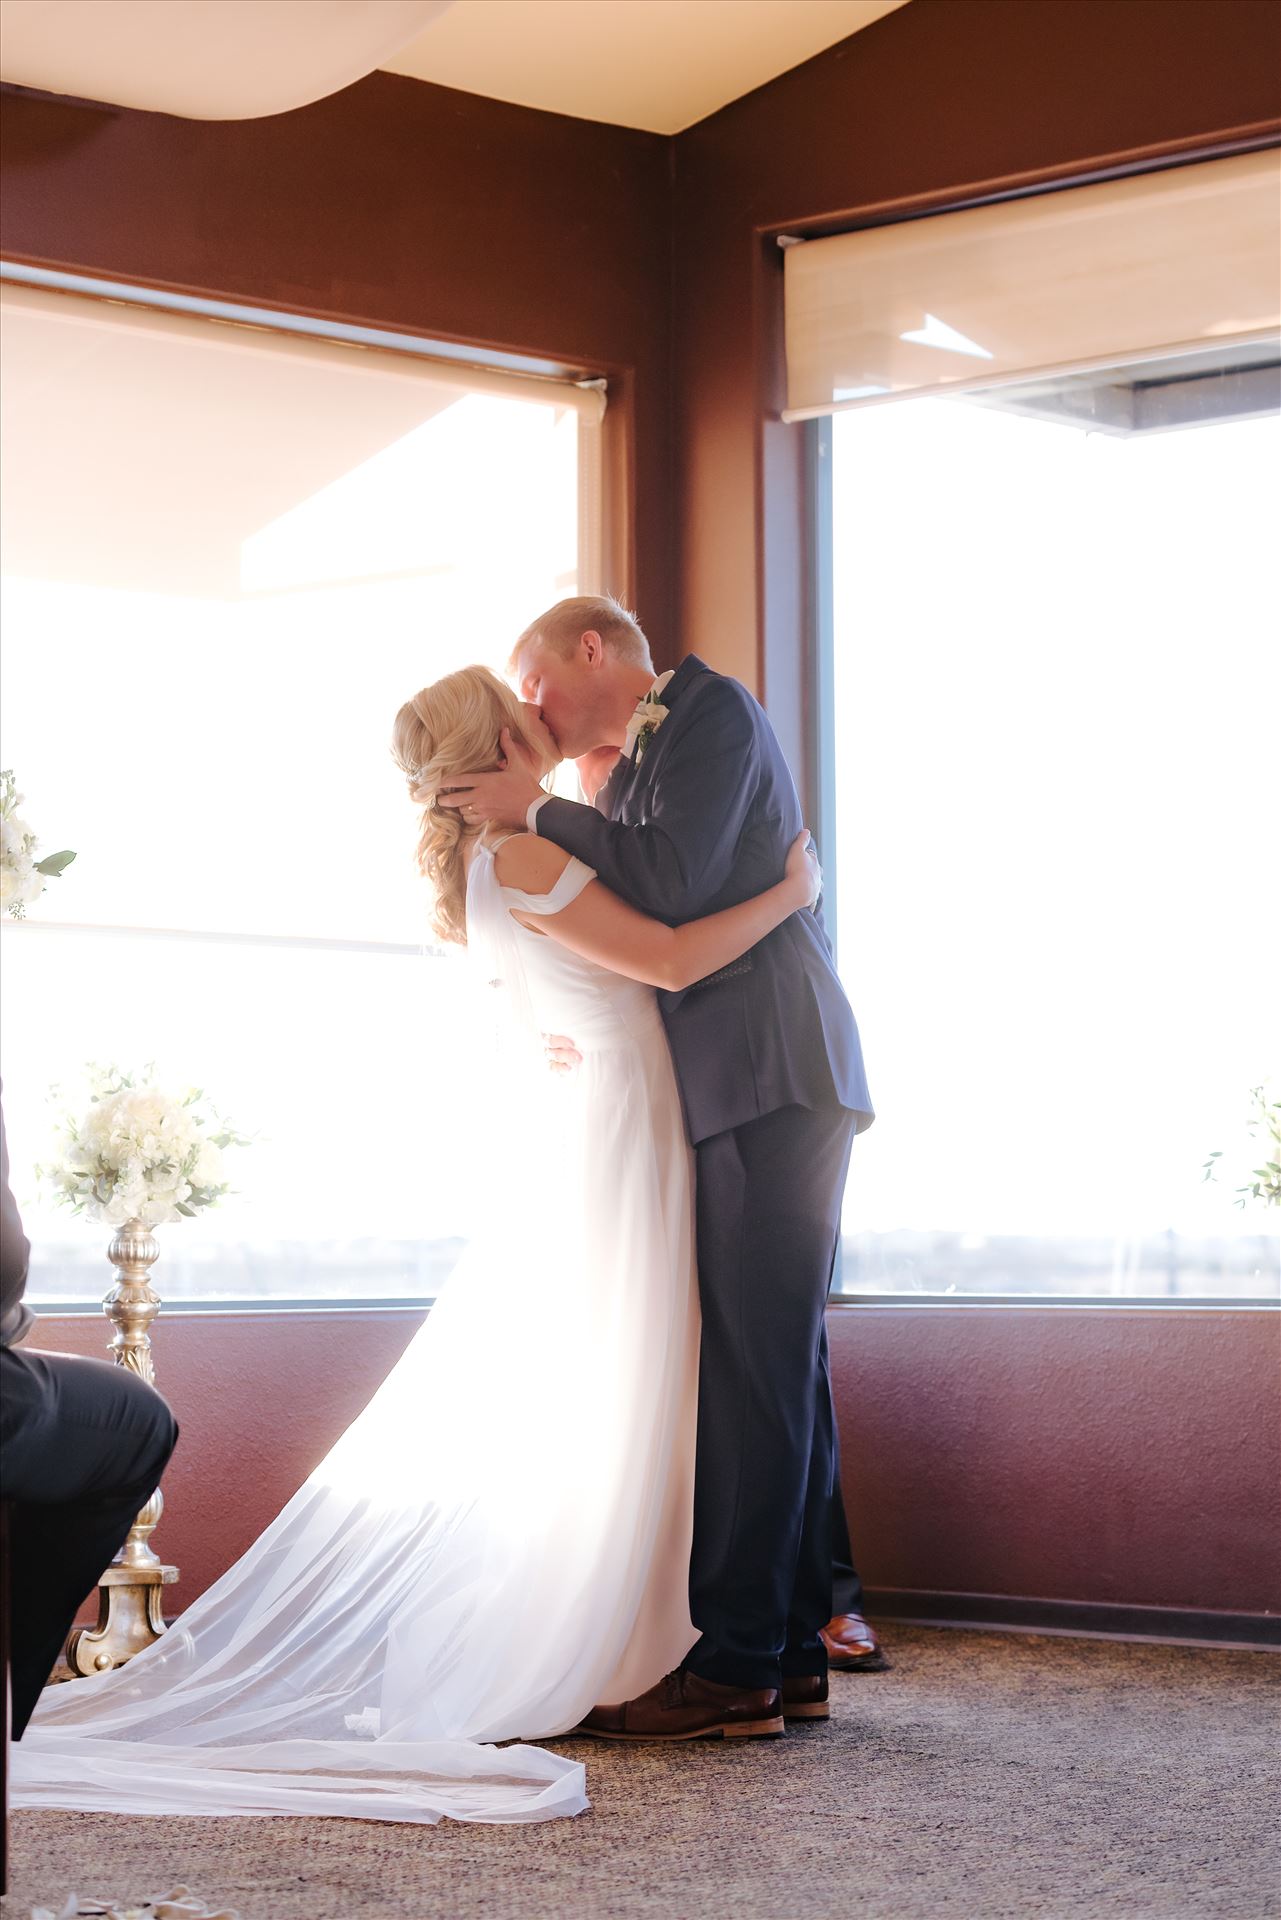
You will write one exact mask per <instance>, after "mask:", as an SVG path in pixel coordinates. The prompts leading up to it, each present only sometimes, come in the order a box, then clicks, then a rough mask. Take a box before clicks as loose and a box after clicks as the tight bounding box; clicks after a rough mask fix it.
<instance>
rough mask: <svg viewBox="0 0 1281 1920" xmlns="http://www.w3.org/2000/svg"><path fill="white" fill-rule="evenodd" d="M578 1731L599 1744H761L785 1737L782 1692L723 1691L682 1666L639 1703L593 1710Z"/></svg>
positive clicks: (737, 1688) (630, 1702) (768, 1688)
mask: <svg viewBox="0 0 1281 1920" xmlns="http://www.w3.org/2000/svg"><path fill="white" fill-rule="evenodd" d="M574 1731H575V1733H588V1734H591V1735H592V1736H593V1738H594V1739H597V1740H708V1739H726V1740H733V1739H748V1740H750V1739H760V1738H761V1737H762V1736H770V1735H776V1734H780V1733H782V1731H783V1702H782V1698H781V1696H780V1694H779V1690H778V1688H777V1687H764V1688H760V1689H758V1690H756V1691H752V1690H751V1689H749V1688H745V1687H723V1686H721V1685H720V1684H719V1683H718V1682H717V1681H715V1680H700V1678H699V1676H698V1675H697V1674H696V1673H686V1672H685V1670H684V1668H682V1667H677V1669H676V1671H675V1672H674V1673H669V1674H665V1675H664V1677H663V1678H662V1679H661V1680H660V1681H659V1683H658V1685H657V1686H656V1687H651V1688H650V1689H649V1692H648V1693H642V1694H639V1695H638V1696H637V1698H636V1699H635V1700H625V1701H624V1702H623V1703H622V1705H621V1706H617V1707H593V1708H592V1710H591V1712H590V1713H589V1714H588V1716H587V1718H586V1719H585V1720H584V1721H583V1722H582V1723H581V1725H579V1726H577V1727H575V1729H574Z"/></svg>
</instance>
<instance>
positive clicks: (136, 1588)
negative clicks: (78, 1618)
mask: <svg viewBox="0 0 1281 1920" xmlns="http://www.w3.org/2000/svg"><path fill="white" fill-rule="evenodd" d="M177 1578H178V1569H177V1567H165V1566H161V1565H160V1563H159V1562H158V1561H157V1563H156V1565H155V1566H153V1567H125V1566H110V1567H108V1568H107V1570H106V1572H105V1573H104V1574H103V1576H102V1578H101V1579H100V1580H99V1582H98V1624H97V1626H96V1627H80V1628H77V1630H76V1631H75V1632H74V1633H73V1634H72V1635H71V1637H70V1639H69V1640H68V1641H67V1651H66V1668H67V1678H69V1679H74V1678H79V1677H81V1676H83V1675H87V1674H91V1673H105V1672H107V1670H108V1669H109V1668H111V1667H122V1666H123V1665H124V1663H125V1661H126V1660H132V1658H133V1656H134V1654H135V1653H141V1652H142V1649H143V1648H144V1647H149V1646H150V1645H151V1644H152V1642H153V1641H154V1640H159V1638H160V1636H161V1634H163V1633H165V1632H166V1631H167V1628H166V1626H165V1617H164V1614H163V1612H162V1611H161V1599H162V1589H163V1588H165V1587H171V1586H173V1585H174V1583H175V1582H176V1580H177ZM53 1677H54V1678H55V1679H56V1678H59V1677H60V1675H59V1673H57V1672H55V1674H54V1676H53Z"/></svg>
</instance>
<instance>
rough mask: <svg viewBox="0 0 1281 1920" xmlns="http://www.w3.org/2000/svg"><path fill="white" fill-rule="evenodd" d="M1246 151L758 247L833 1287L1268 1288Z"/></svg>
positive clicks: (1271, 712) (1273, 284)
mask: <svg viewBox="0 0 1281 1920" xmlns="http://www.w3.org/2000/svg"><path fill="white" fill-rule="evenodd" d="M1278 185H1279V176H1278V173H1277V167H1276V156H1275V154H1274V153H1264V152H1260V153H1246V154H1239V155H1235V156H1233V157H1231V158H1228V159H1220V160H1215V161H1209V162H1206V163H1204V164H1199V165H1184V166H1175V167H1171V168H1169V169H1168V170H1165V171H1159V172H1155V173H1151V174H1143V175H1136V176H1132V177H1129V178H1125V179H1118V180H1113V181H1108V182H1105V183H1100V184H1097V185H1093V186H1088V187H1081V188H1071V189H1066V190H1060V191H1053V192H1047V193H1044V194H1040V195H1031V196H1026V197H1021V198H1016V199H1013V200H1010V201H1008V202H1005V203H1001V204H992V205H986V206H979V207H975V208H970V209H967V210H965V211H960V212H955V213H950V214H942V215H937V216H932V217H929V218H923V219H917V220H908V221H904V222H899V223H893V224H890V225H886V226H881V227H875V228H869V229H866V230H863V231H858V232H852V233H848V234H843V235H838V236H834V237H831V238H828V239H821V240H816V241H813V242H807V243H805V244H803V245H793V246H791V247H789V248H788V250H787V251H786V253H785V255H784V271H785V279H786V289H787V362H788V390H789V411H788V414H787V416H786V417H787V418H789V419H792V420H801V419H810V420H813V421H815V422H817V424H816V425H814V426H813V427H811V428H810V429H809V431H810V432H811V434H812V435H813V436H814V446H815V457H816V472H817V476H818V484H817V486H816V489H815V497H816V499H817V500H818V502H819V503H820V512H819V523H820V524H819V535H820V554H819V579H818V585H819V594H818V603H819V605H820V607H821V608H825V609H827V612H826V615H825V618H824V622H823V624H824V627H825V631H824V633H822V634H821V635H820V647H819V654H820V699H819V701H818V703H817V704H818V709H819V712H820V716H821V722H822V729H823V734H824V737H823V739H822V741H821V743H820V756H819V760H820V767H821V769H822V782H821V785H822V794H823V808H824V812H825V814H826V821H825V826H826V830H827V831H826V838H827V842H828V866H829V874H830V880H831V883H832V885H831V893H830V896H829V911H830V917H831V919H832V920H833V923H834V932H835V934H836V937H837V941H838V949H839V953H838V958H839V964H840V967H841V970H842V973H843V974H844V976H845V979H846V981H847V983H848V986H849V989H850V994H851V998H852V999H853V1002H854V1005H855V1008H856V1010H857V1012H858V1015H859V1019H860V1024H861V1027H862V1030H863V1034H864V1041H865V1046H866V1050H867V1056H868V1065H869V1073H870V1077H871V1084H872V1089H873V1097H874V1099H875V1100H876V1101H877V1106H878V1120H877V1124H876V1126H875V1127H874V1128H873V1130H872V1131H871V1133H870V1134H869V1135H868V1136H867V1137H866V1139H865V1140H861V1141H860V1142H859V1145H858V1148H857V1150H856V1152H855V1155H854V1164H853V1174H852V1178H851V1181H850V1185H849V1189H848V1194H847V1211H846V1218H845V1233H844V1245H843V1250H842V1257H841V1261H840V1263H839V1265H838V1272H837V1284H838V1286H839V1287H840V1288H842V1289H843V1290H844V1291H846V1292H847V1293H855V1294H859V1293H875V1292H889V1293H898V1294H907V1293H919V1294H923V1295H944V1294H949V1295H958V1296H968V1295H973V1296H982V1295H987V1296H992V1295H997V1296H1014V1297H1020V1296H1022V1297H1037V1296H1042V1297H1044V1296H1051V1297H1053V1296H1058V1297H1062V1298H1077V1299H1081V1298H1106V1299H1132V1298H1142V1297H1161V1298H1169V1299H1176V1300H1187V1299H1202V1300H1225V1299H1264V1298H1269V1297H1270V1298H1272V1299H1275V1298H1276V1296H1277V1292H1278V1245H1277V1232H1276V1222H1277V1219H1278V1215H1277V1213H1276V1211H1275V1209H1269V1208H1267V1207H1266V1206H1264V1205H1263V1204H1261V1203H1260V1202H1259V1201H1257V1200H1250V1201H1249V1202H1248V1204H1246V1205H1245V1206H1238V1204H1237V1199H1238V1192H1239V1189H1241V1188H1243V1187H1246V1186H1248V1184H1249V1183H1250V1181H1251V1178H1252V1175H1253V1171H1254V1170H1255V1169H1257V1168H1260V1167H1261V1166H1262V1165H1264V1163H1265V1162H1266V1161H1267V1160H1268V1159H1269V1158H1272V1159H1273V1160H1275V1156H1276V1147H1275V1145H1274V1144H1272V1143H1271V1142H1270V1141H1269V1140H1268V1139H1267V1137H1266V1134H1265V1133H1263V1132H1262V1131H1261V1130H1260V1131H1256V1132H1254V1133H1253V1134H1252V1133H1251V1130H1250V1123H1251V1121H1252V1120H1257V1119H1258V1117H1259V1116H1258V1109H1257V1107H1256V1106H1255V1105H1254V1104H1253V1101H1252V1090H1253V1089H1256V1088H1258V1087H1260V1086H1262V1087H1263V1088H1264V1089H1265V1097H1266V1098H1268V1099H1270V1100H1271V1101H1278V1100H1281V1008H1279V1004H1278V998H1277V992H1276V980H1277V956H1278V952H1281V938H1279V936H1281V900H1279V898H1278V887H1277V876H1276V851H1275V842H1276V715H1277V713H1278V712H1279V711H1281V649H1279V648H1278V639H1279V638H1281V635H1279V634H1278V625H1279V621H1278V594H1277V585H1276V574H1275V563H1274V558H1273V555H1274V552H1275V528H1276V525H1277V523H1278V507H1279V506H1281V500H1279V498H1278V495H1279V492H1281V340H1279V338H1278V326H1279V324H1281V314H1279V313H1278V302H1277V287H1278V285H1279V284H1281V262H1279V260H1278V251H1279V247H1278V237H1279V234H1281V221H1279V220H1278V211H1279V209H1278ZM1189 263H1193V264H1189ZM827 416H833V417H831V418H830V419H829V418H827ZM833 849H834V855H835V857H834V859H833ZM1215 1154H1218V1155H1220V1156H1221V1157H1220V1158H1219V1159H1218V1160H1217V1161H1216V1162H1215V1168H1216V1177H1215V1178H1214V1179H1212V1180H1210V1181H1209V1182H1207V1181H1206V1179H1205V1178H1204V1171H1205V1168H1206V1163H1207V1162H1208V1161H1210V1160H1211V1157H1212V1156H1214V1155H1215Z"/></svg>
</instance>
